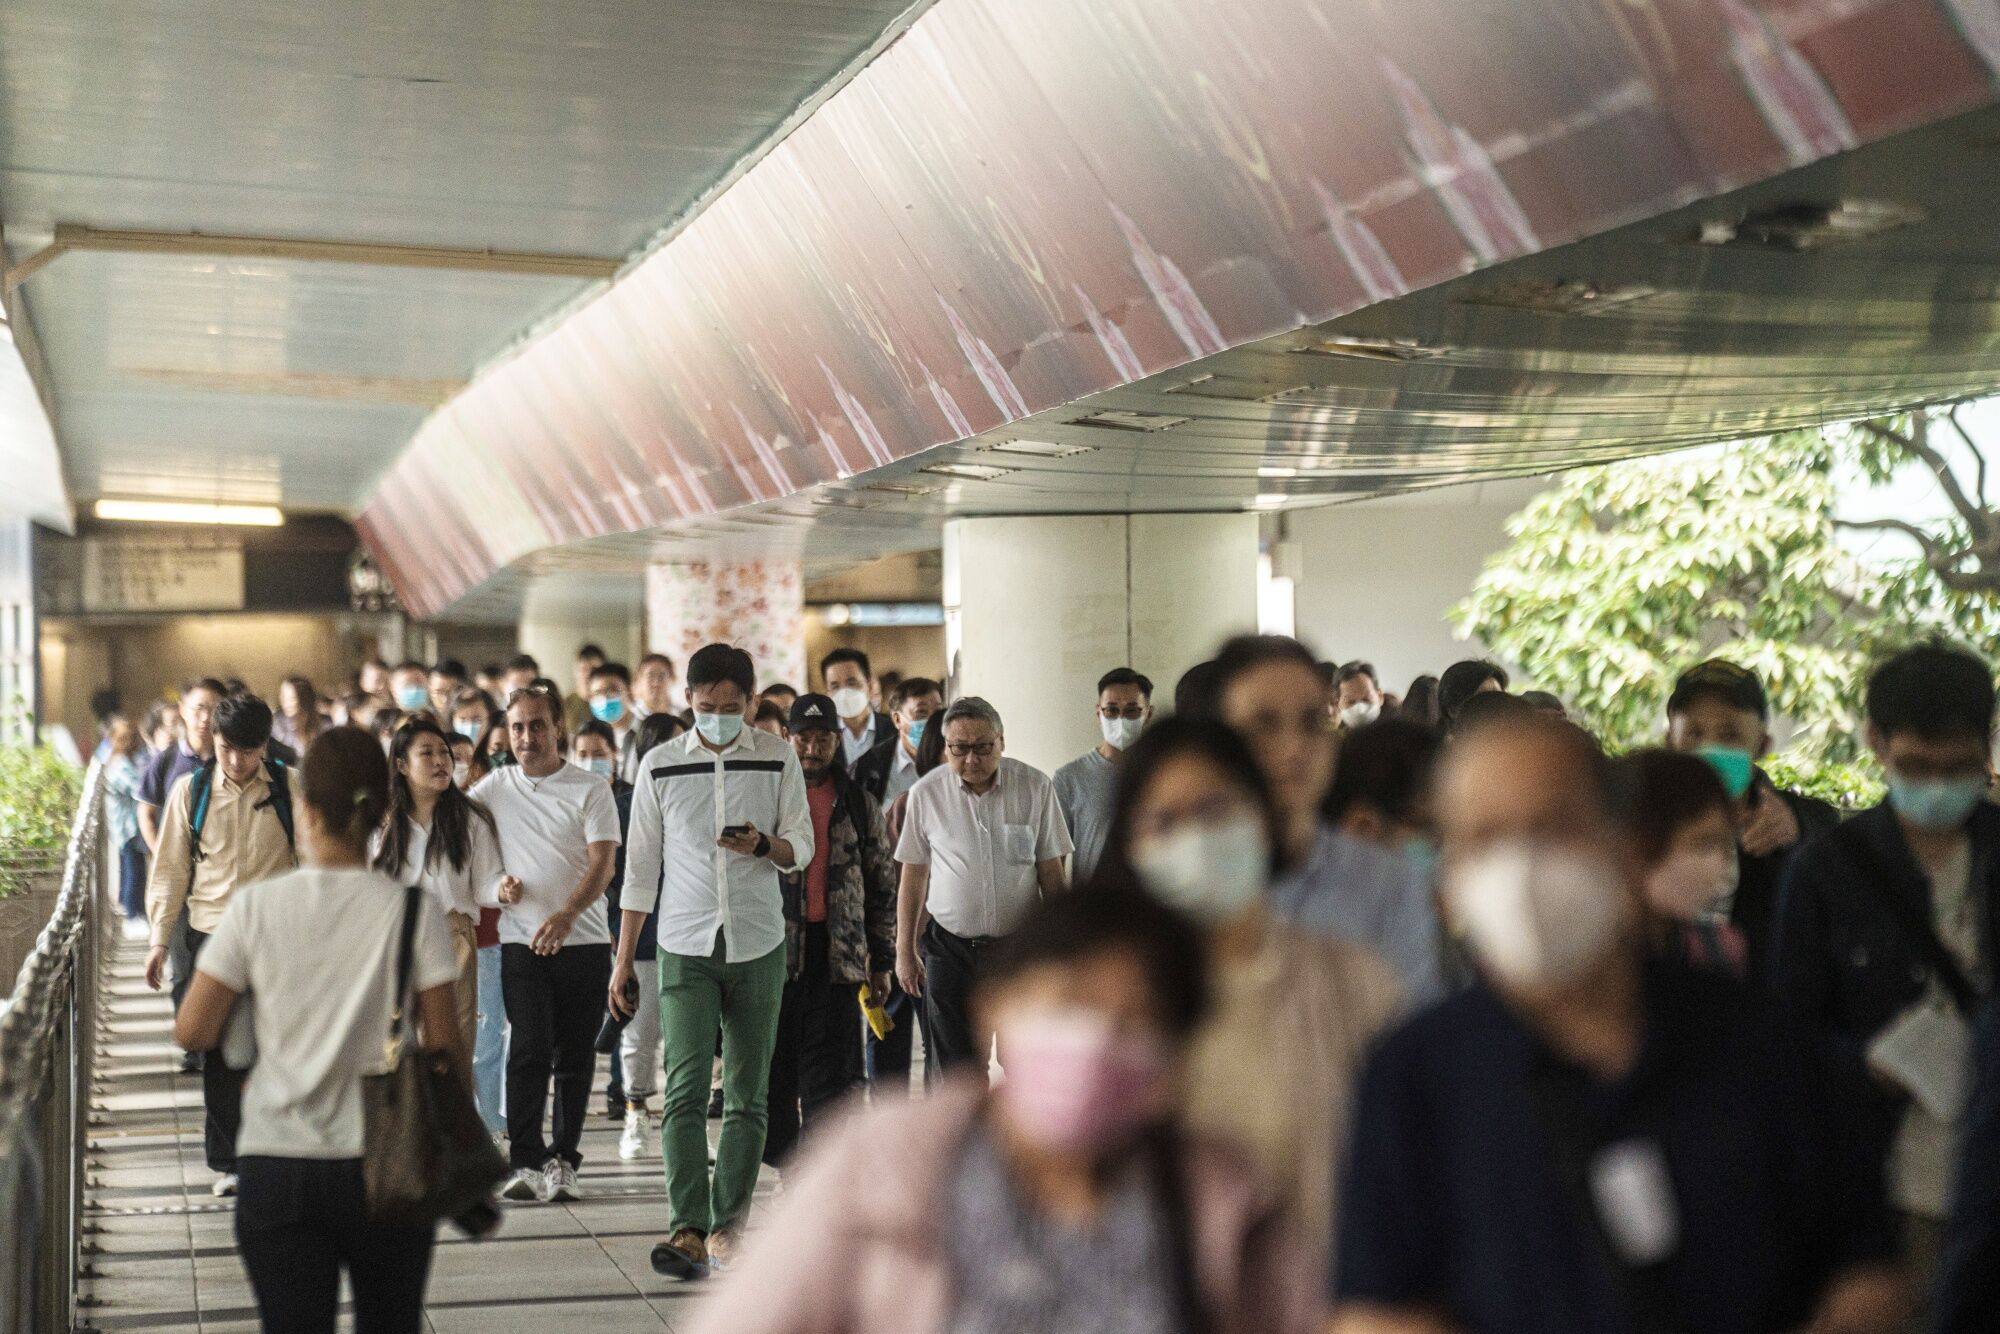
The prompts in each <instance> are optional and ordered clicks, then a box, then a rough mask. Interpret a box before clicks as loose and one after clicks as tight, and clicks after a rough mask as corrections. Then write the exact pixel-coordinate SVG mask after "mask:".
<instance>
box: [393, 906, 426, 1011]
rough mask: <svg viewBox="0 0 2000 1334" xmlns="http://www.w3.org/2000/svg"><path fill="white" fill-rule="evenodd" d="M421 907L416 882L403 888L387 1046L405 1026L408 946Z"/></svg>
mask: <svg viewBox="0 0 2000 1334" xmlns="http://www.w3.org/2000/svg"><path fill="white" fill-rule="evenodd" d="M422 907H423V890H422V889H420V888H419V887H418V886H416V885H407V886H405V887H404V889H403V924H402V927H401V929H400V930H399V931H398V933H397V938H396V999H395V1001H394V1003H393V1004H392V1005H391V1007H390V1010H389V1047H390V1049H391V1050H392V1051H393V1050H395V1048H396V1044H397V1042H398V1040H399V1039H401V1037H402V1036H403V1034H404V1033H405V1032H407V1031H408V1029H409V1008H410V949H411V946H412V945H413V944H414V943H415V941H416V938H417V913H418V912H419V911H420V910H421V909H422Z"/></svg>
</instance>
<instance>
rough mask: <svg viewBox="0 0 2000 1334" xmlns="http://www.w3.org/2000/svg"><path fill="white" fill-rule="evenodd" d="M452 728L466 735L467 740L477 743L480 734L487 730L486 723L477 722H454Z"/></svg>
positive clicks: (463, 735) (461, 734)
mask: <svg viewBox="0 0 2000 1334" xmlns="http://www.w3.org/2000/svg"><path fill="white" fill-rule="evenodd" d="M451 730H452V731H454V732H456V733H458V734H459V735H460V736H462V737H464V738H465V739H466V740H467V741H471V742H473V743H475V744H476V743H477V742H478V741H479V734H480V733H481V732H484V731H485V730H486V724H484V723H476V722H465V723H453V724H452V725H451Z"/></svg>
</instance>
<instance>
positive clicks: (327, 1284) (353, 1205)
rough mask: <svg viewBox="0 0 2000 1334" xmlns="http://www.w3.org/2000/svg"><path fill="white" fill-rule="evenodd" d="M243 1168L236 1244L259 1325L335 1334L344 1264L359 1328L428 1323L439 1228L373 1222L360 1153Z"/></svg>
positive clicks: (376, 1333) (410, 1327) (373, 1333)
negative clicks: (428, 1286)
mask: <svg viewBox="0 0 2000 1334" xmlns="http://www.w3.org/2000/svg"><path fill="white" fill-rule="evenodd" d="M217 1064H220V1062H217ZM240 1168H241V1172H242V1184H241V1185H240V1186H239V1188H238V1193H237V1197H236V1249H237V1250H238V1251H240V1252H241V1253H242V1256H243V1267H244V1268H245V1269H246V1270H248V1271H249V1273H250V1290H251V1292H253V1293H254V1294H255V1295H256V1298H257V1314H258V1316H259V1317H260V1318H261V1319H262V1321H263V1323H264V1334H333V1328H334V1315H335V1312H336V1311H337V1310H338V1309H339V1306H340V1271H341V1270H343V1269H345V1270H346V1271H347V1281H348V1284H349V1285H350V1287H352V1289H353V1292H354V1330H355V1334H417V1331H419V1330H421V1329H422V1328H423V1327H424V1284H425V1282H426V1281H427V1280H428V1279H429V1277H430V1270H431V1246H432V1244H433V1243H434V1242H435V1240H436V1231H435V1229H433V1228H428V1227H386V1226H384V1225H382V1224H380V1223H374V1222H370V1221H369V1219H368V1215H367V1212H366V1210H365V1208H364V1203H363V1201H364V1197H363V1193H362V1188H361V1160H360V1159H359V1158H331V1159H320V1158H259V1157H254V1156H253V1157H249V1158H245V1159H244V1160H243V1161H242V1163H241V1165H240Z"/></svg>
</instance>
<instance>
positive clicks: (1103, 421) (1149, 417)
mask: <svg viewBox="0 0 2000 1334" xmlns="http://www.w3.org/2000/svg"><path fill="white" fill-rule="evenodd" d="M1193 420H1194V418H1192V417H1174V416H1170V415H1169V414H1167V413H1164V412H1133V411H1128V410H1127V409H1124V408H1106V409H1105V410H1104V411H1102V412H1093V413H1091V414H1090V415H1089V416H1088V417H1077V418H1074V419H1072V420H1071V422H1070V425H1071V426H1097V427H1101V428H1103V429H1104V430H1107V431H1164V430H1166V429H1168V428H1169V427H1173V426H1184V425H1186V424H1187V423H1188V422H1191V421H1193Z"/></svg>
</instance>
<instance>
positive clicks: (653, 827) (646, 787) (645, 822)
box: [619, 725, 813, 963]
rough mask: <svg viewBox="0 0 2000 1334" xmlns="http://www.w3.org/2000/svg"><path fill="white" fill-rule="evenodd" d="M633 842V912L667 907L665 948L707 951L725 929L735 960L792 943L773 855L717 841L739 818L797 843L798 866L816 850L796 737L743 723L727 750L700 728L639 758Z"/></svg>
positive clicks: (626, 896) (627, 889)
mask: <svg viewBox="0 0 2000 1334" xmlns="http://www.w3.org/2000/svg"><path fill="white" fill-rule="evenodd" d="M639 769H640V772H639V782H638V784H637V785H636V786H635V787H634V788H633V790H632V820H631V831H630V835H629V837H628V838H627V840H626V845H625V884H624V888H623V889H622V890H621V891H620V898H619V906H620V907H621V908H622V909H623V910H625V911H626V912H651V911H652V910H653V906H654V905H655V904H658V905H659V909H660V932H659V941H660V948H661V949H663V950H666V951H667V952H668V953H671V954H682V955H691V956H693V957H695V958H700V959H706V958H707V957H708V956H709V955H711V954H713V953H714V952H715V936H716V932H717V931H721V932H722V933H723V936H724V939H725V940H726V941H727V943H728V947H729V954H728V962H730V963H741V962H743V961H745V960H748V959H761V958H762V957H763V956H765V955H766V954H769V953H770V952H771V951H772V950H774V949H777V948H778V947H779V946H780V945H782V944H784V943H785V915H784V907H783V900H782V898H781V897H780V895H779V891H778V876H779V873H780V871H785V872H790V871H792V870H793V869H795V868H793V867H789V866H787V867H780V866H777V865H775V864H774V863H773V862H772V861H771V859H770V858H768V857H750V856H745V855H743V854H742V853H737V852H730V851H729V850H728V849H726V848H721V847H718V846H716V842H715V840H716V839H717V838H719V837H720V836H721V834H722V831H723V830H724V829H725V828H726V827H728V826H730V825H733V824H744V823H749V824H754V825H756V826H757V828H758V830H759V831H760V832H762V833H764V834H767V835H769V836H770V837H771V838H772V839H774V840H775V839H784V840H785V841H786V842H787V843H790V844H791V845H792V856H793V858H794V860H795V861H796V862H797V864H798V865H799V866H804V865H807V864H808V863H810V862H811V861H812V855H813V827H812V811H811V808H810V807H809V806H808V805H807V804H806V779H805V774H804V773H803V772H802V771H801V770H800V769H799V758H798V756H797V755H796V754H794V753H793V752H792V748H791V745H790V744H789V743H788V742H785V741H782V740H780V739H779V738H777V737H774V736H772V735H771V734H770V733H769V732H760V731H758V730H757V729H756V728H754V727H750V726H747V725H746V726H745V727H744V729H743V730H742V731H741V732H739V733H738V734H737V737H736V740H734V741H732V742H731V743H730V744H729V745H728V746H726V747H724V748H723V749H722V750H720V751H713V750H710V749H709V748H708V747H706V746H704V745H702V744H701V736H700V734H699V733H697V732H688V733H686V734H685V735H682V736H678V737H675V738H674V739H673V740H672V741H669V742H667V743H666V744H665V745H663V746H655V747H654V748H653V749H652V750H650V751H647V752H646V756H645V758H644V759H643V760H641V761H640V765H639Z"/></svg>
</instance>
